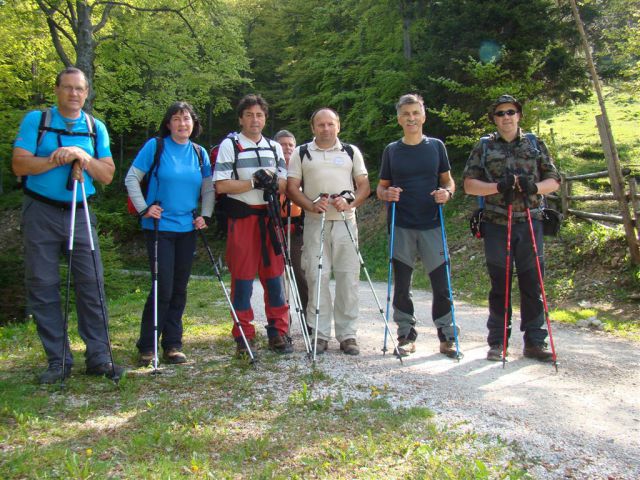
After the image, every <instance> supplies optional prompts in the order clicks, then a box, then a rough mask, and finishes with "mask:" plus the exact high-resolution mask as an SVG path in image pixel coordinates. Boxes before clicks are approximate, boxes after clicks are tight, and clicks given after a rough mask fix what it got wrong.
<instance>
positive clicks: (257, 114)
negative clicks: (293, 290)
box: [214, 94, 293, 356]
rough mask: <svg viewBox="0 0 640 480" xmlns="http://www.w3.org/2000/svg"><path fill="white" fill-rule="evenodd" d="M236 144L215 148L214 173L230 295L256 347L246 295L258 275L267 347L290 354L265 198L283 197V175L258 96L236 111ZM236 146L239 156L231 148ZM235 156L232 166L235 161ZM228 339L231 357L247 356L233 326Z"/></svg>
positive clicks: (279, 264) (278, 255)
mask: <svg viewBox="0 0 640 480" xmlns="http://www.w3.org/2000/svg"><path fill="white" fill-rule="evenodd" d="M236 113H237V116H238V123H239V124H240V133H239V134H238V136H237V138H238V142H239V145H238V146H236V145H234V143H233V142H234V140H233V139H231V138H226V139H225V140H223V141H222V143H221V144H220V148H219V151H218V157H217V161H216V166H215V169H214V181H215V190H216V192H217V193H218V194H226V195H227V198H226V199H225V209H226V214H227V216H228V226H227V249H226V260H227V265H228V266H229V272H230V273H231V297H232V303H233V306H234V309H235V311H236V314H237V317H238V320H239V322H240V325H241V328H242V331H243V332H244V334H245V336H246V337H247V339H248V341H249V344H250V348H251V350H252V351H253V350H254V346H255V342H254V340H255V335H256V332H255V328H254V326H253V325H252V323H251V322H252V321H253V320H254V315H253V309H252V308H251V294H252V292H253V280H254V278H255V276H256V274H258V277H259V278H260V282H261V283H262V286H263V288H264V292H265V294H264V299H265V316H266V318H267V326H266V328H267V338H268V342H269V343H268V345H269V349H270V350H272V351H274V352H276V353H281V354H284V353H290V352H292V351H293V348H292V346H291V345H290V344H289V342H287V340H286V335H287V332H288V329H289V320H288V317H289V308H288V306H287V303H286V300H285V294H284V282H283V280H282V275H283V273H284V259H283V256H282V252H280V251H279V247H278V245H279V244H278V242H277V237H276V231H275V228H276V225H274V223H273V222H272V221H271V219H270V218H269V216H268V210H267V203H268V202H267V198H268V195H271V194H274V193H284V191H285V186H286V178H287V171H286V166H285V162H284V158H283V153H282V148H281V147H280V144H279V143H277V142H275V141H273V140H270V139H268V138H266V137H264V136H263V135H262V130H263V129H264V126H265V123H266V120H267V116H268V114H269V105H268V103H267V102H266V100H265V99H264V98H262V97H261V96H260V95H254V94H249V95H245V96H244V97H243V98H242V99H241V100H240V102H239V103H238V107H237V109H236ZM238 147H239V152H237V154H236V152H235V150H234V149H235V148H238ZM236 158H237V162H236ZM232 335H233V337H234V339H235V341H236V354H237V355H238V356H243V355H246V354H248V351H247V346H246V345H245V343H244V342H243V340H242V336H241V333H240V330H239V327H238V325H237V324H234V326H233V330H232Z"/></svg>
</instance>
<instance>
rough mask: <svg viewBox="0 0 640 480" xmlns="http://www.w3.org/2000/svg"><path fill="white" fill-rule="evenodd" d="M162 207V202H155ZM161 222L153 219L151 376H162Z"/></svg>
mask: <svg viewBox="0 0 640 480" xmlns="http://www.w3.org/2000/svg"><path fill="white" fill-rule="evenodd" d="M154 205H160V202H154ZM159 224H160V222H159V220H158V219H157V218H154V219H153V235H154V238H153V371H152V372H151V375H158V374H160V370H158V236H159Z"/></svg>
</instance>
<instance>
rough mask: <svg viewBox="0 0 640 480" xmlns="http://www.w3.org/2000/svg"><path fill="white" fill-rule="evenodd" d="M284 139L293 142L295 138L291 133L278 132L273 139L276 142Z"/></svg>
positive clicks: (286, 131)
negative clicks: (290, 139)
mask: <svg viewBox="0 0 640 480" xmlns="http://www.w3.org/2000/svg"><path fill="white" fill-rule="evenodd" d="M285 137H286V138H293V140H294V141H295V139H296V136H295V135H294V134H293V133H291V132H290V131H289V130H280V131H279V132H278V133H276V134H275V136H274V137H273V139H274V140H275V141H276V142H277V141H278V140H280V139H281V138H285Z"/></svg>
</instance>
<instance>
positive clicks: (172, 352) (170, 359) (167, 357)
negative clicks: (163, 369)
mask: <svg viewBox="0 0 640 480" xmlns="http://www.w3.org/2000/svg"><path fill="white" fill-rule="evenodd" d="M152 358H153V357H152ZM162 360H164V361H165V362H166V363H168V364H170V365H178V364H180V363H185V362H186V361H187V356H186V355H185V354H184V353H182V352H181V351H180V350H178V349H177V348H170V349H169V350H165V351H164V353H163V354H162Z"/></svg>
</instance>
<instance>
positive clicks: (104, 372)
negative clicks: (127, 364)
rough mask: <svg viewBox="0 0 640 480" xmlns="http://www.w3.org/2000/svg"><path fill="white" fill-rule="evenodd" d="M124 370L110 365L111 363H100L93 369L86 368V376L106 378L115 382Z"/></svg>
mask: <svg viewBox="0 0 640 480" xmlns="http://www.w3.org/2000/svg"><path fill="white" fill-rule="evenodd" d="M124 373H125V369H124V367H121V366H119V365H115V364H112V363H111V362H105V363H101V364H100V365H95V366H93V367H87V375H95V376H98V377H102V376H104V377H107V378H108V379H110V380H113V381H114V382H117V381H118V380H120V378H122V375H124Z"/></svg>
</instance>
